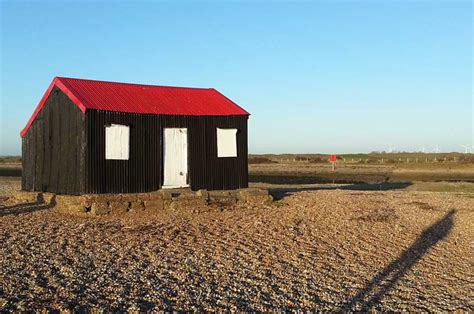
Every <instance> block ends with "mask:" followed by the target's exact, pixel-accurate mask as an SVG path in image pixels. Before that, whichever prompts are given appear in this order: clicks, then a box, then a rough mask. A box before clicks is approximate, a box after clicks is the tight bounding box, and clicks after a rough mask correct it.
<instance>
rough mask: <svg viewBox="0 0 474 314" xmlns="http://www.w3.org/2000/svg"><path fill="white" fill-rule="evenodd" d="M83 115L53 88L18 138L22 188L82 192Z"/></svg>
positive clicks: (65, 192) (55, 191) (63, 95)
mask: <svg viewBox="0 0 474 314" xmlns="http://www.w3.org/2000/svg"><path fill="white" fill-rule="evenodd" d="M84 119H85V117H84V114H83V113H82V112H81V111H80V110H79V108H77V106H76V105H75V104H74V103H73V102H72V101H71V100H70V99H69V98H68V97H67V96H66V95H65V94H64V93H63V92H62V91H60V90H59V89H58V88H56V87H55V88H54V89H53V90H52V92H51V94H50V95H49V97H48V99H47V100H46V102H45V104H44V106H43V108H42V109H41V111H40V112H39V113H38V115H37V117H36V119H35V120H34V121H33V123H32V125H31V127H30V128H29V129H28V131H27V133H26V134H25V136H24V137H23V139H22V189H23V190H25V191H43V192H53V193H58V194H81V193H83V192H84V178H85V173H84V166H83V165H84V145H85V137H84V125H85V124H84V123H85V121H84Z"/></svg>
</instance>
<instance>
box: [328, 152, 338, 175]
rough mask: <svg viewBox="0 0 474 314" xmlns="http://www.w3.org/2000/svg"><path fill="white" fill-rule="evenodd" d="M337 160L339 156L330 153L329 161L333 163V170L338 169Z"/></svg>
mask: <svg viewBox="0 0 474 314" xmlns="http://www.w3.org/2000/svg"><path fill="white" fill-rule="evenodd" d="M336 160H337V156H336V155H330V156H329V161H330V162H331V164H332V172H334V171H336Z"/></svg>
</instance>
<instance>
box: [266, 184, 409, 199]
mask: <svg viewBox="0 0 474 314" xmlns="http://www.w3.org/2000/svg"><path fill="white" fill-rule="evenodd" d="M410 185H412V183H411V182H381V183H353V184H349V185H343V186H334V185H327V186H317V187H307V188H305V187H302V188H297V187H295V188H292V187H288V188H286V187H284V188H269V189H268V192H269V193H270V194H271V195H272V196H273V199H275V200H281V199H283V198H284V197H286V196H289V195H291V194H293V193H297V192H303V191H321V190H349V191H390V190H401V189H405V188H407V187H409V186H410Z"/></svg>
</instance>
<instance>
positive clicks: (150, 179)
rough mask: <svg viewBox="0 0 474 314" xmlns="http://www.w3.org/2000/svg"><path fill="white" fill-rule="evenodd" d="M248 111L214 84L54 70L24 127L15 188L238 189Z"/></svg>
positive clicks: (244, 179) (243, 183)
mask: <svg viewBox="0 0 474 314" xmlns="http://www.w3.org/2000/svg"><path fill="white" fill-rule="evenodd" d="M248 116H249V114H248V113H247V112H246V111H245V110H243V109H242V108H241V107H239V106H238V105H237V104H235V103H234V102H232V101H231V100H229V99H228V98H226V97H225V96H224V95H222V94H221V93H219V92H218V91H217V90H215V89H212V88H184V87H167V86H154V85H141V84H127V83H116V82H104V81H94V80H84V79H73V78H64V77H56V78H54V80H53V81H52V82H51V84H50V86H49V88H48V89H47V90H46V92H45V94H44V96H43V98H42V99H41V101H40V103H39V104H38V106H37V108H36V110H35V111H34V113H33V115H32V116H31V118H30V120H29V121H28V123H27V125H26V126H25V128H24V129H23V130H22V132H21V136H22V166H23V174H22V189H23V190H25V191H43V192H53V193H58V194H83V193H134V192H150V191H156V190H159V189H161V188H177V187H190V188H191V189H192V190H198V189H207V190H227V189H237V188H245V187H247V186H248V168H247V120H248Z"/></svg>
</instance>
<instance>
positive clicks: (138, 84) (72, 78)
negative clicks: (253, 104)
mask: <svg viewBox="0 0 474 314" xmlns="http://www.w3.org/2000/svg"><path fill="white" fill-rule="evenodd" d="M54 79H58V80H63V79H65V80H77V81H89V82H98V83H112V84H122V85H133V86H146V87H164V88H178V89H203V90H216V89H215V88H213V87H188V86H173V85H152V84H141V83H128V82H116V81H102V80H93V79H83V78H76V77H65V76H56V77H55V78H54Z"/></svg>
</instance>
